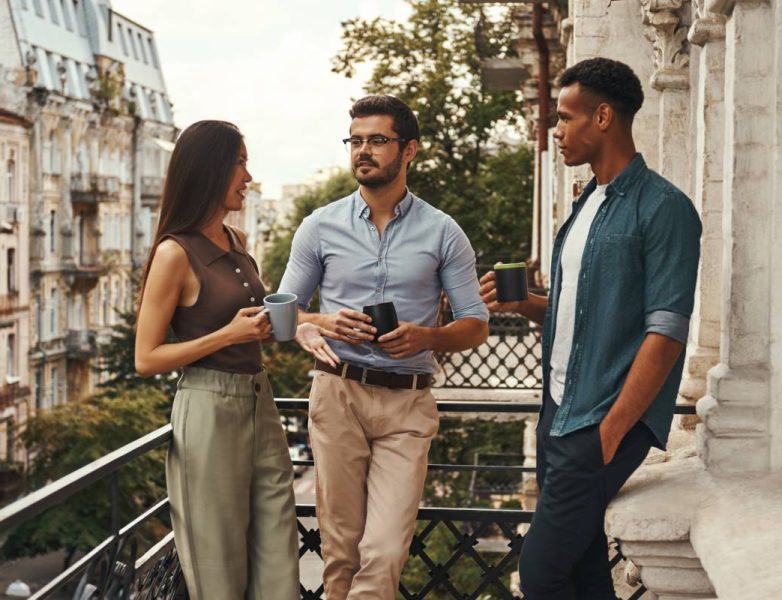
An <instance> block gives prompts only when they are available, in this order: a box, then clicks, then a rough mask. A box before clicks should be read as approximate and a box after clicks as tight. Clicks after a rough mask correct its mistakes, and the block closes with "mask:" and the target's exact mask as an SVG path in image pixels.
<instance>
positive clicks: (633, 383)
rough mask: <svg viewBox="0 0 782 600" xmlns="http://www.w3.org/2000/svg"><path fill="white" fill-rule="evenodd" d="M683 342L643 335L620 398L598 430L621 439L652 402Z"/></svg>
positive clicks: (655, 335) (665, 337)
mask: <svg viewBox="0 0 782 600" xmlns="http://www.w3.org/2000/svg"><path fill="white" fill-rule="evenodd" d="M683 348H684V345H683V344H682V343H681V342H677V341H676V340H674V339H672V338H669V337H667V336H664V335H660V334H657V333H649V334H647V335H646V338H645V339H644V341H643V343H642V344H641V347H640V348H639V349H638V352H637V353H636V355H635V360H634V361H633V364H632V366H631V367H630V372H629V373H628V374H627V379H626V380H625V384H624V386H622V390H621V392H620V393H619V397H618V398H617V399H616V402H614V405H613V406H612V407H611V409H610V410H609V411H608V414H607V415H606V416H605V418H604V419H603V422H602V423H601V425H600V428H601V433H603V434H604V435H607V436H609V437H610V438H611V439H617V440H621V439H622V438H624V436H625V434H626V433H627V432H628V431H630V429H632V427H633V426H634V425H635V424H636V423H637V422H638V421H639V420H640V418H641V417H642V416H643V414H644V413H645V412H646V410H647V409H648V408H649V406H651V404H652V403H653V402H654V399H655V398H656V397H657V394H658V393H659V392H660V389H661V388H662V386H663V384H664V383H665V381H666V379H667V378H668V375H670V373H671V370H672V369H673V367H674V365H675V364H676V361H677V359H678V358H679V355H680V354H681V352H682V350H683Z"/></svg>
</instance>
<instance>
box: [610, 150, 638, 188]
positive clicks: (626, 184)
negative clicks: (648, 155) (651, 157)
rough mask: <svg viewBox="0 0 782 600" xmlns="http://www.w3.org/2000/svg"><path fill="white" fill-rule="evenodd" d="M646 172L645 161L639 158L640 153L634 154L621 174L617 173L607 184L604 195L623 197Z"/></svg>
mask: <svg viewBox="0 0 782 600" xmlns="http://www.w3.org/2000/svg"><path fill="white" fill-rule="evenodd" d="M646 171H647V166H646V161H645V160H644V157H643V156H641V153H640V152H636V153H635V156H634V157H633V160H631V161H630V164H628V165H627V166H626V167H625V168H624V169H622V172H621V173H619V175H617V176H616V177H614V180H613V181H612V182H611V183H609V184H608V189H607V190H606V195H612V194H614V193H616V194H618V195H620V196H624V195H625V194H626V193H627V192H628V191H629V190H630V188H631V187H632V186H633V184H634V183H635V182H636V180H637V179H638V178H639V177H640V176H641V175H642V174H643V173H645V172H646Z"/></svg>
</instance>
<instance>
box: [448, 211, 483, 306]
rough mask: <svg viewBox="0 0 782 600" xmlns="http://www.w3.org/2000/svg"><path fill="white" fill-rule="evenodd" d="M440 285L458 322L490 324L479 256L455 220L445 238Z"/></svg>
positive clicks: (452, 221) (451, 222)
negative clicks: (470, 319) (478, 270)
mask: <svg viewBox="0 0 782 600" xmlns="http://www.w3.org/2000/svg"><path fill="white" fill-rule="evenodd" d="M442 256H443V259H442V264H441V266H440V282H441V284H442V286H443V290H444V291H445V293H446V294H447V296H448V302H449V303H450V305H451V309H452V310H453V317H454V319H464V318H466V317H473V318H476V319H480V320H481V321H488V320H489V309H488V308H487V307H486V304H484V303H483V301H482V300H481V295H480V292H479V289H480V285H479V283H478V275H477V273H476V271H475V252H474V251H473V249H472V245H471V244H470V240H469V239H467V236H466V235H465V233H464V231H462V229H461V227H459V225H458V224H457V223H456V221H454V220H453V219H451V221H450V223H449V227H447V229H446V232H445V235H444V237H443V254H442Z"/></svg>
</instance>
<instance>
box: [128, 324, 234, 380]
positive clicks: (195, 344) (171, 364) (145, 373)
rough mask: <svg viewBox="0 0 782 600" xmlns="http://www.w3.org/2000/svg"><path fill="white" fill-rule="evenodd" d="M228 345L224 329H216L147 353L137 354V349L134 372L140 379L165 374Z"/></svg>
mask: <svg viewBox="0 0 782 600" xmlns="http://www.w3.org/2000/svg"><path fill="white" fill-rule="evenodd" d="M228 345H229V340H228V338H227V336H226V334H225V331H224V329H218V330H217V331H214V332H212V333H209V334H207V335H205V336H203V337H200V338H197V339H194V340H188V341H186V342H176V343H171V344H161V345H160V346H157V347H156V348H153V349H152V350H149V351H147V352H143V351H142V352H139V351H138V349H137V350H136V370H137V371H138V373H139V375H141V376H142V377H149V376H151V375H157V374H158V373H167V372H168V371H172V370H174V369H179V368H181V367H184V366H185V365H189V364H190V363H193V362H195V361H197V360H198V359H200V358H203V357H204V356H207V355H208V354H212V353H213V352H217V351H218V350H221V349H222V348H225V347H226V346H228Z"/></svg>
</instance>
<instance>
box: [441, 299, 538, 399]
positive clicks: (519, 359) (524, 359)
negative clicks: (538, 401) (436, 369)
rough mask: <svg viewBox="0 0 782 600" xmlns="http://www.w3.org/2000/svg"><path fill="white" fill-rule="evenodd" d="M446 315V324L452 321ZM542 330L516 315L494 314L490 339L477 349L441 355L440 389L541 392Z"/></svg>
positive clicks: (490, 326) (490, 327) (491, 321)
mask: <svg viewBox="0 0 782 600" xmlns="http://www.w3.org/2000/svg"><path fill="white" fill-rule="evenodd" d="M451 318H452V317H451V315H450V314H449V313H446V314H445V320H446V322H447V321H448V320H449V319H451ZM540 339H541V328H540V327H538V326H537V325H531V324H530V322H529V321H528V320H527V319H525V318H524V317H521V316H519V315H515V314H509V313H503V314H495V315H492V317H491V320H490V321H489V338H488V339H487V340H486V342H485V343H483V344H481V345H480V346H478V347H477V348H472V349H470V350H465V351H463V352H451V353H447V354H438V355H437V360H438V362H439V363H440V366H441V368H442V370H441V372H440V374H439V375H438V377H436V378H435V382H436V383H435V385H436V386H437V387H457V388H487V389H488V388H504V389H530V390H534V389H540V388H541V387H542V378H543V369H542V366H541V344H540Z"/></svg>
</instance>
